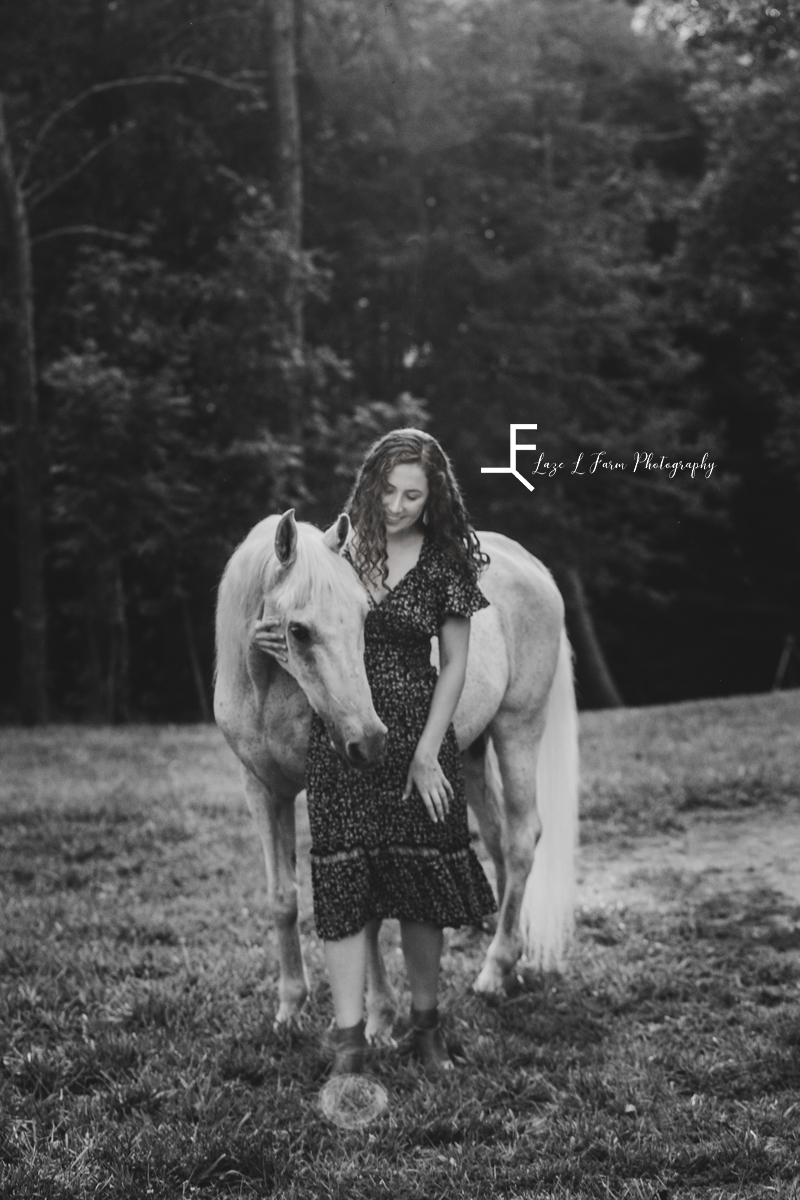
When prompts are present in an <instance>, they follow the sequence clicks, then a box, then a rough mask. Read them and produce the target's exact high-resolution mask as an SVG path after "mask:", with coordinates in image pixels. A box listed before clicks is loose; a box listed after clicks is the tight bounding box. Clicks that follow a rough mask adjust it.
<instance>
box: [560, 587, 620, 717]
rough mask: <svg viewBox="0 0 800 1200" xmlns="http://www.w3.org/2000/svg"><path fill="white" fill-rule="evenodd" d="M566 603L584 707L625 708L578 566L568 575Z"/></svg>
mask: <svg viewBox="0 0 800 1200" xmlns="http://www.w3.org/2000/svg"><path fill="white" fill-rule="evenodd" d="M564 590H565V593H566V595H565V597H564V598H565V600H566V605H567V613H568V615H569V616H570V617H572V621H571V623H570V625H571V628H570V633H571V636H572V640H573V642H574V645H575V654H576V658H577V665H578V683H579V685H580V684H583V689H582V690H583V691H584V699H585V700H586V705H585V707H587V708H622V707H623V706H624V701H623V699H622V696H621V695H620V693H619V690H618V688H617V685H616V684H615V683H614V679H613V677H612V675H611V672H610V670H609V669H608V663H607V662H606V660H605V655H604V654H603V649H602V647H601V645H600V641H599V638H598V636H597V631H596V629H595V627H594V621H593V620H592V614H591V610H590V608H589V601H588V600H587V598H586V592H585V591H584V589H583V580H582V579H581V576H580V572H579V571H578V570H577V568H576V567H570V568H569V569H568V570H567V573H566V587H565V589H564Z"/></svg>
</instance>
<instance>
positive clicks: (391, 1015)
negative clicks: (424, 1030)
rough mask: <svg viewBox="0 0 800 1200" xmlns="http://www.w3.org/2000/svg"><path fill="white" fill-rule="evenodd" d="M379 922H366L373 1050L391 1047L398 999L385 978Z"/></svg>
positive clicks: (369, 1036)
mask: <svg viewBox="0 0 800 1200" xmlns="http://www.w3.org/2000/svg"><path fill="white" fill-rule="evenodd" d="M380 929H381V923H380V921H377V920H374V921H368V922H367V1028H366V1034H367V1041H368V1042H370V1043H371V1044H372V1045H373V1046H393V1045H394V1038H393V1037H392V1028H393V1026H394V1019H395V1016H396V1015H397V999H396V997H395V994H394V989H393V988H392V985H391V984H390V983H389V977H388V975H387V974H386V965H385V963H384V961H383V955H382V954H381V948H380V944H379V942H378V935H379V933H380Z"/></svg>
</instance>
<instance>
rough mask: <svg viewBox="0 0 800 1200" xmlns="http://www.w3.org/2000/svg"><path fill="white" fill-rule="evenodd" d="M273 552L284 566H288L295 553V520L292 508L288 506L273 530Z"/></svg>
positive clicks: (292, 560)
mask: <svg viewBox="0 0 800 1200" xmlns="http://www.w3.org/2000/svg"><path fill="white" fill-rule="evenodd" d="M275 553H276V554H277V556H278V562H279V563H283V565H284V567H290V566H291V565H292V563H293V562H294V560H295V555H296V554H297V522H296V521H295V519H294V509H293V508H290V509H289V510H288V511H287V512H285V513H284V514H283V516H282V517H281V519H280V521H279V522H278V528H277V529H276V530H275Z"/></svg>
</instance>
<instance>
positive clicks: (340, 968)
mask: <svg viewBox="0 0 800 1200" xmlns="http://www.w3.org/2000/svg"><path fill="white" fill-rule="evenodd" d="M325 963H326V965H327V968H328V979H329V981H330V985H331V993H332V995H333V1011H334V1014H335V1016H336V1024H337V1025H338V1027H339V1028H340V1029H349V1028H352V1026H354V1025H357V1024H358V1022H359V1021H360V1020H362V1018H363V1016H364V986H365V982H366V970H367V938H366V932H365V930H363V929H362V930H361V931H360V932H359V933H355V934H353V936H352V937H348V938H342V940H341V941H338V942H325Z"/></svg>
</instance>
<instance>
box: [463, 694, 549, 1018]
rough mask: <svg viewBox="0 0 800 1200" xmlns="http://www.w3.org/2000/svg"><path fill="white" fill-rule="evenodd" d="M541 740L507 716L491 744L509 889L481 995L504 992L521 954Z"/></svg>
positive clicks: (502, 898) (479, 984)
mask: <svg viewBox="0 0 800 1200" xmlns="http://www.w3.org/2000/svg"><path fill="white" fill-rule="evenodd" d="M541 734H542V730H541V729H538V730H537V729H536V728H534V729H531V725H530V718H528V720H527V721H526V722H525V723H524V724H520V725H517V723H516V722H515V721H514V720H513V718H511V717H509V716H505V717H502V718H497V719H496V720H495V722H494V723H493V725H492V742H493V744H494V746H495V749H496V751H497V757H498V761H499V764H500V771H501V774H502V780H503V795H502V804H503V821H502V825H503V832H502V852H503V860H504V863H505V888H504V890H503V892H502V894H500V895H499V896H498V901H499V906H500V911H499V913H498V915H497V930H496V932H495V935H494V938H493V939H492V944H491V945H490V947H489V950H488V953H487V955H486V961H485V962H484V964H483V967H482V969H481V972H480V974H479V976H478V978H477V980H476V981H475V990H476V991H477V992H485V993H489V994H496V993H497V992H500V991H501V990H502V988H503V985H504V982H505V980H506V978H507V976H508V975H509V974H510V972H511V971H512V970H513V969H514V966H515V965H516V963H517V960H518V959H519V957H520V954H521V953H522V938H521V936H520V932H519V914H520V908H521V906H522V898H523V896H524V894H525V884H526V882H527V879H528V875H529V874H530V870H531V867H532V865H533V855H534V851H535V850H536V843H537V841H538V840H539V835H540V833H541V822H540V821H539V816H538V813H537V811H536V762H537V758H538V755H539V742H540V740H541Z"/></svg>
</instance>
